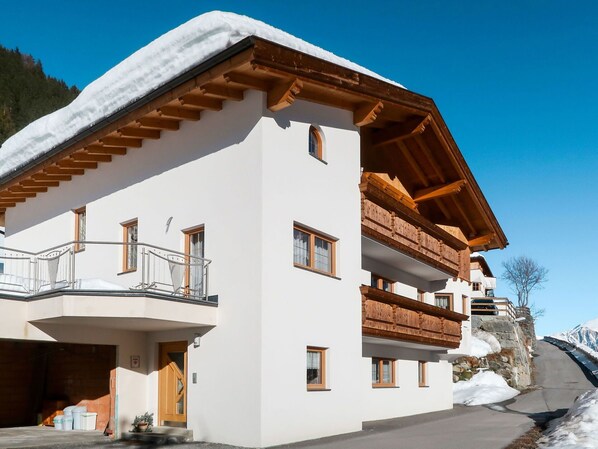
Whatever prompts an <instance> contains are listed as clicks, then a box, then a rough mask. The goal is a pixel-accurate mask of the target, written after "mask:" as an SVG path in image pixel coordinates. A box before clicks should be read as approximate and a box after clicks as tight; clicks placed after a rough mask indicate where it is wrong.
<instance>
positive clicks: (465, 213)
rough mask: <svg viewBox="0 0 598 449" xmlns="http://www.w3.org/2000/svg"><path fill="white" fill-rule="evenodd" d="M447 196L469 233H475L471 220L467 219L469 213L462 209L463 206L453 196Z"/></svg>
mask: <svg viewBox="0 0 598 449" xmlns="http://www.w3.org/2000/svg"><path fill="white" fill-rule="evenodd" d="M448 198H449V200H452V202H453V204H454V205H455V207H456V208H457V210H458V211H459V214H461V217H462V218H463V220H464V221H465V225H466V226H467V228H468V229H467V230H468V232H469V233H470V234H475V232H476V231H475V226H474V225H473V224H472V223H471V220H470V219H469V214H467V212H466V211H465V210H464V209H463V207H462V206H461V203H460V202H459V201H457V200H456V198H455V197H454V196H450V197H448Z"/></svg>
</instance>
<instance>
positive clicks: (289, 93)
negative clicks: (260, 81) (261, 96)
mask: <svg viewBox="0 0 598 449" xmlns="http://www.w3.org/2000/svg"><path fill="white" fill-rule="evenodd" d="M302 88H303V82H302V81H301V80H300V79H299V78H294V79H292V80H291V81H283V82H281V83H278V84H276V85H275V86H274V87H273V88H272V89H270V90H269V91H268V109H270V110H271V111H273V112H276V111H280V110H282V109H284V108H287V107H289V106H290V105H292V104H293V103H294V102H295V97H296V96H297V95H299V93H300V92H301V89H302Z"/></svg>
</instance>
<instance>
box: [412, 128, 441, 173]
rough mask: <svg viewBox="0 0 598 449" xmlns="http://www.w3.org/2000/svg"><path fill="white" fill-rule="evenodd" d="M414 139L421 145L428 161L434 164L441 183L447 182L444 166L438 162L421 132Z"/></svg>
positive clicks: (421, 149) (433, 168) (420, 147)
mask: <svg viewBox="0 0 598 449" xmlns="http://www.w3.org/2000/svg"><path fill="white" fill-rule="evenodd" d="M413 141H414V142H415V144H416V145H417V146H418V147H419V149H420V151H421V153H422V154H423V155H424V157H425V158H426V160H427V161H428V163H429V164H430V165H431V166H432V170H434V174H435V175H436V177H437V178H438V180H439V181H440V182H441V183H445V182H446V177H445V176H444V171H443V170H442V168H440V165H438V162H436V158H435V157H434V155H433V154H432V151H430V147H428V144H427V143H426V142H425V141H424V139H423V138H422V136H421V134H420V135H417V136H415V137H414V139H413Z"/></svg>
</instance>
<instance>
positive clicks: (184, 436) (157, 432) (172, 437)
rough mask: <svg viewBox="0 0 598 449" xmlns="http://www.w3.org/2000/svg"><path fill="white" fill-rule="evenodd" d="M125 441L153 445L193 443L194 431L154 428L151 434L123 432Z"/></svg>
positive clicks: (179, 428) (163, 427) (175, 428)
mask: <svg viewBox="0 0 598 449" xmlns="http://www.w3.org/2000/svg"><path fill="white" fill-rule="evenodd" d="M121 438H122V439H123V440H127V441H141V442H143V443H152V444H175V443H187V442H190V441H193V430H191V429H183V428H181V427H166V426H154V428H153V429H152V431H151V432H123V434H122V437H121Z"/></svg>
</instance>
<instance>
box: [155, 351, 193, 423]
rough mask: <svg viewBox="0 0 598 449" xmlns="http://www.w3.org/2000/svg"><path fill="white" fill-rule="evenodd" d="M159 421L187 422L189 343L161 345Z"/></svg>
mask: <svg viewBox="0 0 598 449" xmlns="http://www.w3.org/2000/svg"><path fill="white" fill-rule="evenodd" d="M158 383H159V387H158V409H159V414H158V415H159V416H158V420H159V422H160V424H164V422H165V421H174V422H180V423H184V422H187V342H186V341H174V342H169V343H160V370H159V373H158Z"/></svg>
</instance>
